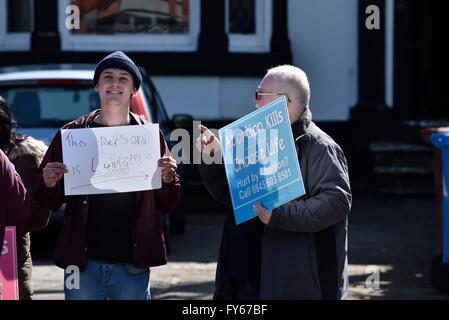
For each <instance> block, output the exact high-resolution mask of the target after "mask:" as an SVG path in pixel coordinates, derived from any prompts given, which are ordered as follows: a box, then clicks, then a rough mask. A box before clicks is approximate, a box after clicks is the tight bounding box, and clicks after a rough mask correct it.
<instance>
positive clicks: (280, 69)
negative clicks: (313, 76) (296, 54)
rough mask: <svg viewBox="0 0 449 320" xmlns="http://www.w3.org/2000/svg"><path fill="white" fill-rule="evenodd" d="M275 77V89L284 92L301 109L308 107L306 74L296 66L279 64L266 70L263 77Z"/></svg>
mask: <svg viewBox="0 0 449 320" xmlns="http://www.w3.org/2000/svg"><path fill="white" fill-rule="evenodd" d="M268 77H270V78H271V77H275V78H276V81H275V83H276V84H275V85H274V86H275V88H274V89H275V90H277V91H278V92H282V93H286V94H287V95H288V97H289V98H290V100H292V102H293V103H297V104H299V107H300V108H301V109H303V108H308V107H309V101H310V86H309V80H308V79H307V75H306V73H305V72H304V71H302V70H301V69H299V68H298V67H295V66H291V65H281V66H277V67H274V68H271V69H269V70H268V71H267V74H266V75H265V78H268Z"/></svg>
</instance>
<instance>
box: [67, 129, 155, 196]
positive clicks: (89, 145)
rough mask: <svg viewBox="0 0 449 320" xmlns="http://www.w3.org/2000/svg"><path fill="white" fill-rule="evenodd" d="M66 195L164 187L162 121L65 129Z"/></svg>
mask: <svg viewBox="0 0 449 320" xmlns="http://www.w3.org/2000/svg"><path fill="white" fill-rule="evenodd" d="M61 134H62V155H63V161H64V164H65V165H66V166H67V169H68V170H69V172H68V173H66V174H65V175H64V191H65V194H66V195H80V194H100V193H114V192H130V191H141V190H150V189H158V188H161V186H162V182H161V171H160V168H159V167H158V165H157V161H158V159H159V158H160V157H161V153H160V141H159V125H158V124H146V125H134V126H118V127H104V128H86V129H84V128H83V129H65V130H61Z"/></svg>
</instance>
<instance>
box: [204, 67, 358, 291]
mask: <svg viewBox="0 0 449 320" xmlns="http://www.w3.org/2000/svg"><path fill="white" fill-rule="evenodd" d="M281 95H284V96H285V97H286V98H287V109H288V114H289V118H290V123H291V126H292V133H293V137H294V138H295V144H296V150H297V154H298V159H299V164H300V167H301V172H302V174H303V179H304V186H305V189H306V194H305V195H304V196H302V197H300V198H298V199H295V200H292V201H290V202H289V203H287V204H284V205H282V206H279V207H277V208H274V209H273V210H266V209H265V208H263V206H262V205H261V204H260V203H255V205H254V212H255V214H257V216H258V217H259V219H253V220H249V221H247V222H245V223H242V224H240V225H238V226H237V225H236V224H235V221H234V219H233V216H232V214H231V215H228V217H227V220H226V223H225V226H224V231H223V238H222V243H221V247H220V256H219V261H218V266H217V274H216V284H215V296H214V297H215V298H227V299H240V298H243V299H250V298H255V299H257V298H260V299H343V298H344V297H345V294H346V290H347V284H348V276H347V229H348V219H347V216H348V214H349V211H350V209H351V204H352V194H351V189H350V185H349V174H348V167H347V163H346V158H345V155H344V153H343V151H342V149H341V148H340V146H339V145H338V144H337V143H336V142H335V141H334V140H333V139H332V138H331V137H330V136H329V135H327V134H326V133H325V132H323V131H322V130H321V129H320V128H318V126H317V125H316V124H315V123H314V122H312V113H311V112H310V109H309V100H310V89H309V82H308V80H307V76H306V74H305V73H304V72H303V71H302V70H301V69H299V68H297V67H294V66H289V65H284V66H279V67H276V68H272V69H270V70H268V72H267V74H266V75H265V77H264V78H263V79H262V81H261V83H260V85H259V87H258V88H257V90H256V92H255V96H254V103H255V105H256V107H258V108H260V107H263V106H265V105H267V104H268V103H270V102H272V101H273V100H275V99H276V98H278V97H279V96H281ZM199 129H200V130H201V131H202V133H203V134H202V136H201V138H200V139H199V140H198V143H197V148H198V149H199V150H201V152H203V153H206V154H209V153H212V152H220V141H219V140H218V138H217V137H216V136H215V135H214V134H213V133H212V132H211V131H210V130H209V129H208V128H206V127H204V126H200V127H199ZM200 173H201V177H202V179H203V182H204V184H205V186H206V188H207V189H208V191H209V192H210V193H211V195H212V196H213V197H214V198H215V199H216V200H218V201H220V202H223V203H227V204H229V206H230V208H232V206H231V200H230V195H229V191H228V190H229V189H228V185H227V181H226V175H225V171H224V166H223V165H220V164H212V165H200ZM256 293H257V294H256Z"/></svg>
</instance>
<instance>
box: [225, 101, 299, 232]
mask: <svg viewBox="0 0 449 320" xmlns="http://www.w3.org/2000/svg"><path fill="white" fill-rule="evenodd" d="M219 135H220V141H221V149H222V154H223V160H224V165H225V169H226V175H227V179H228V184H229V191H230V193H231V199H232V205H233V208H234V215H235V221H236V223H237V224H240V223H242V222H245V221H247V220H249V219H251V218H254V217H255V216H256V215H255V214H254V213H253V205H254V203H255V202H257V201H258V202H260V203H261V204H262V206H263V207H265V208H266V209H268V210H271V209H273V208H276V207H278V206H281V205H283V204H285V203H287V202H289V201H291V200H293V199H296V198H298V197H300V196H302V195H304V193H305V191H304V184H303V179H302V176H301V169H300V168H299V162H298V156H297V153H296V148H295V143H294V140H293V135H292V129H291V125H290V120H289V117H288V112H287V104H286V99H285V97H281V98H279V99H277V100H275V101H273V102H271V103H270V104H268V105H266V106H264V107H263V108H259V109H257V110H255V111H254V112H252V113H250V114H248V115H246V116H244V117H243V118H241V119H239V120H237V121H235V122H233V123H231V124H229V125H227V126H226V127H223V128H221V129H220V130H219Z"/></svg>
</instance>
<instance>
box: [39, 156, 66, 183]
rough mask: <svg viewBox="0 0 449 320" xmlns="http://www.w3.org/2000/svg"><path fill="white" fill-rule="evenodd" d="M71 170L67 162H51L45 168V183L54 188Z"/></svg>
mask: <svg viewBox="0 0 449 320" xmlns="http://www.w3.org/2000/svg"><path fill="white" fill-rule="evenodd" d="M67 172H69V171H68V170H67V167H66V165H65V164H63V163H60V162H49V163H47V165H46V166H45V168H44V170H43V174H42V176H43V178H44V183H45V186H46V187H47V188H54V186H55V185H56V183H58V181H59V180H61V178H62V176H63V175H64V174H65V173H67Z"/></svg>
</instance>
